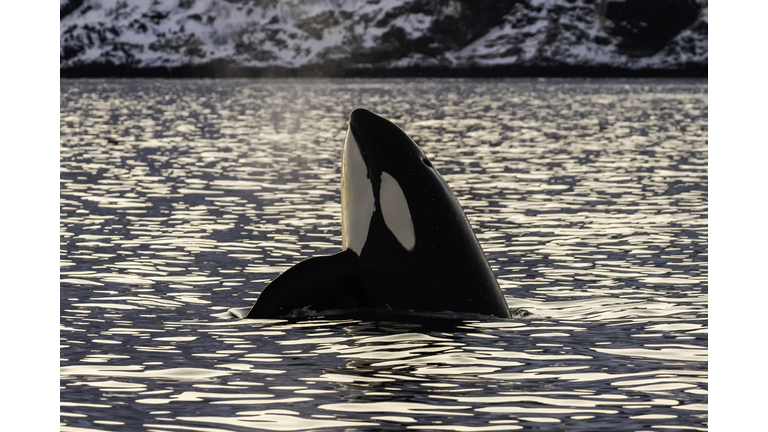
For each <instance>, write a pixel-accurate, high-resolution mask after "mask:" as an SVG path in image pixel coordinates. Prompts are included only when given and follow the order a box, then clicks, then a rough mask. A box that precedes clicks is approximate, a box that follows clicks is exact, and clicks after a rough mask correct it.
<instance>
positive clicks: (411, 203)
mask: <svg viewBox="0 0 768 432" xmlns="http://www.w3.org/2000/svg"><path fill="white" fill-rule="evenodd" d="M341 174H342V177H341V205H342V251H341V252H339V253H337V254H335V255H330V256H319V257H314V258H310V259H307V260H305V261H302V262H300V263H299V264H297V265H295V266H293V267H291V268H290V269H288V270H287V271H285V272H284V273H283V274H281V275H280V276H279V277H277V278H276V279H275V280H274V281H272V283H270V284H269V285H268V286H267V287H266V288H265V289H264V290H263V291H262V293H261V295H260V296H259V297H258V299H257V300H256V302H255V303H254V305H253V307H252V308H251V309H250V311H249V312H248V314H247V316H246V317H247V318H286V317H302V316H313V315H334V314H343V313H344V312H349V311H355V310H358V311H360V310H364V311H374V312H377V313H384V314H386V313H387V312H392V313H393V314H397V313H443V312H452V313H469V314H478V315H488V316H494V317H499V318H509V317H510V311H509V307H508V306H507V302H506V300H505V298H504V295H503V294H502V292H501V290H500V289H499V285H498V283H497V282H496V278H495V277H494V276H493V272H492V271H491V268H490V266H489V265H488V261H487V260H486V257H485V254H484V253H483V250H482V248H481V247H480V243H479V242H478V241H477V238H476V237H475V235H474V233H473V232H472V228H471V226H470V225H469V221H468V220H467V218H466V216H465V215H464V212H463V211H462V209H461V206H460V204H459V201H458V200H457V199H456V197H455V196H454V194H453V193H452V192H451V190H450V189H449V187H448V185H447V184H446V183H445V181H444V180H443V178H442V177H441V176H440V174H439V173H438V172H437V170H435V168H434V167H433V166H432V164H431V163H430V162H429V160H428V159H427V157H426V156H425V155H424V153H423V152H422V151H421V149H420V148H419V147H418V146H417V145H416V143H414V142H413V140H412V139H411V138H410V137H409V136H408V135H406V133H405V132H403V131H402V130H401V129H400V128H399V127H397V126H396V125H395V124H394V123H392V122H390V121H389V120H386V119H384V118H383V117H380V116H378V115H376V114H374V113H372V112H370V111H368V110H365V109H362V108H358V109H355V110H353V111H352V113H351V114H350V116H349V129H348V130H347V134H346V141H345V144H344V154H343V159H342V173H341Z"/></svg>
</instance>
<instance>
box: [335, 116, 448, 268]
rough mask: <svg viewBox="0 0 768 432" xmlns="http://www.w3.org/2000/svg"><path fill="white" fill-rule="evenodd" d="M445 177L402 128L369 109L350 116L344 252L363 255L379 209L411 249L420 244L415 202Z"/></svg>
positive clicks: (344, 189)
mask: <svg viewBox="0 0 768 432" xmlns="http://www.w3.org/2000/svg"><path fill="white" fill-rule="evenodd" d="M436 180H437V181H438V182H439V183H441V184H442V178H441V177H440V175H439V174H438V173H437V171H435V170H434V168H432V164H431V163H430V162H429V160H428V159H427V157H426V156H425V155H424V153H423V152H422V151H421V149H420V148H419V147H418V146H417V145H416V143H414V142H413V140H412V139H411V138H410V137H409V136H408V135H406V133H405V132H403V131H402V129H400V128H399V127H397V126H396V125H395V124H394V123H392V122H390V121H389V120H387V119H385V118H382V117H380V116H378V115H376V114H374V113H372V112H370V111H368V110H365V109H362V108H357V109H355V110H353V111H352V113H351V114H350V115H349V129H348V130H347V137H346V141H345V143H344V157H343V159H342V176H341V206H342V249H345V250H346V249H351V250H352V251H353V252H355V253H356V254H357V255H360V254H361V252H362V249H363V247H364V246H365V243H366V240H367V239H368V232H369V229H370V228H371V220H372V217H373V215H374V213H375V212H376V211H380V212H381V216H382V217H383V220H384V225H386V228H387V229H388V230H389V231H390V232H391V233H392V234H393V235H394V237H395V238H396V239H397V241H398V242H399V244H400V245H401V246H402V247H403V249H405V250H406V251H412V250H413V248H414V247H415V246H416V243H417V239H416V232H415V230H414V215H413V214H412V212H413V211H414V205H418V203H413V202H412V201H413V200H417V199H422V198H424V197H422V196H420V195H421V192H422V191H423V190H424V189H425V187H424V186H425V185H424V182H425V181H426V182H427V183H434V182H435V181H436Z"/></svg>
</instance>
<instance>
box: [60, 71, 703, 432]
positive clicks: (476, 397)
mask: <svg viewBox="0 0 768 432" xmlns="http://www.w3.org/2000/svg"><path fill="white" fill-rule="evenodd" d="M356 106H363V107H366V108H369V109H371V110H373V111H375V112H377V113H379V114H381V115H383V116H385V117H387V118H389V119H391V120H392V121H394V122H395V123H397V124H398V125H400V126H401V127H402V128H404V130H405V131H406V132H407V133H408V134H409V135H410V136H412V137H413V138H414V140H415V141H416V142H417V143H419V144H420V145H421V146H422V148H423V149H424V151H425V153H426V154H427V156H428V157H429V158H430V160H431V161H432V163H433V165H434V166H435V167H436V168H437V169H438V170H439V171H440V172H441V173H442V174H443V176H444V178H445V179H446V181H447V182H448V183H449V185H450V186H451V188H452V189H453V191H454V192H455V193H456V195H457V196H458V198H459V200H460V201H461V203H462V205H463V207H464V210H465V212H466V214H467V216H468V218H469V220H470V222H471V224H472V225H473V227H474V229H475V232H476V234H477V236H478V238H479V240H480V243H481V244H482V246H483V248H484V250H485V252H486V254H487V256H488V259H489V262H490V264H491V266H492V268H493V270H494V272H495V274H496V275H497V278H498V281H499V284H500V286H501V288H502V290H503V292H504V293H505V295H506V296H507V300H508V303H509V305H510V306H511V307H523V308H526V309H527V310H529V311H530V312H532V313H533V316H531V317H527V318H517V319H513V320H492V321H483V320H469V319H467V320H454V321H449V320H430V321H422V322H376V321H366V320H359V319H354V320H353V319H343V320H335V319H316V320H309V321H299V322H288V321H275V320H248V321H242V320H238V319H235V318H233V317H231V315H229V314H228V313H227V311H228V309H230V308H233V307H244V306H249V305H250V304H252V302H253V301H254V300H255V299H256V298H257V297H258V294H259V292H260V291H261V290H262V289H263V288H264V286H266V284H267V283H268V282H269V281H270V280H272V279H273V278H274V277H276V276H277V275H278V274H280V273H281V272H282V271H284V270H285V269H287V268H289V267H290V266H292V265H293V264H296V263H298V262H300V261H302V260H304V259H306V258H308V257H312V256H316V255H326V254H332V253H336V252H338V251H339V248H340V244H341V231H340V220H341V208H340V205H339V173H340V166H341V151H342V146H343V138H344V133H345V130H346V127H347V124H346V120H347V115H348V113H349V111H350V110H351V109H352V108H353V107H356ZM707 110H708V96H707V82H706V80H650V79H646V80H535V79H526V80H359V81H358V80H286V81H248V80H190V81H169V80H129V81H124V80H72V81H69V80H64V81H62V82H61V217H60V225H61V306H60V308H61V362H60V363H61V390H60V396H61V425H62V426H61V430H62V431H73V432H74V431H83V430H100V431H125V430H151V431H164V432H168V431H189V430H194V431H242V430H279V431H294V430H328V431H331V430H403V429H406V428H408V429H420V430H447V431H489V430H546V431H550V430H569V431H663V430H707V398H708V396H707V380H708V373H707V352H708V350H707V336H708V326H707V318H708V308H707V250H708V246H707V242H708V228H707V212H708V204H707V182H708V174H707V139H708V138H707V135H708V130H707V129H708V126H707Z"/></svg>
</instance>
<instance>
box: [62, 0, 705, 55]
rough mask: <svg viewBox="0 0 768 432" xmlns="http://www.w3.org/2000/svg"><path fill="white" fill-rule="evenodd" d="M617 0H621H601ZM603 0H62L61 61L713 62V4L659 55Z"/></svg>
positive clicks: (664, 42)
mask: <svg viewBox="0 0 768 432" xmlns="http://www.w3.org/2000/svg"><path fill="white" fill-rule="evenodd" d="M610 1H613V2H616V1H619V0H609V1H606V0H602V3H603V6H605V5H604V4H605V3H609V2H610ZM679 1H689V2H690V1H692V0H679ZM594 3H595V0H506V1H505V0H284V1H278V0H122V1H120V0H60V6H61V26H60V30H61V33H60V34H61V45H60V47H61V48H60V54H61V62H60V67H61V69H62V70H66V69H69V68H77V67H83V66H88V65H91V66H92V65H118V66H127V67H132V68H153V67H184V66H192V65H203V64H210V63H212V62H214V63H215V62H218V63H224V64H228V65H235V66H240V67H257V68H264V67H284V68H302V67H308V66H313V65H342V67H343V68H346V69H350V68H352V69H354V68H362V69H365V68H369V69H370V68H375V69H387V68H407V67H438V68H477V67H488V66H502V65H503V66H507V65H509V66H518V67H568V66H572V67H611V68H624V69H680V68H685V67H692V66H693V67H699V68H701V67H704V68H706V65H707V61H708V51H707V30H708V25H707V24H708V16H707V8H706V5H705V6H704V7H703V9H701V7H699V9H701V13H698V9H697V10H696V14H698V18H695V20H694V21H693V24H691V25H690V26H688V27H687V28H685V29H684V30H682V32H680V33H679V34H677V35H676V36H674V37H673V38H672V39H671V40H670V41H668V42H667V41H666V40H665V41H662V44H661V45H660V46H663V48H661V50H660V51H658V52H655V53H644V54H642V55H637V53H636V52H635V53H632V52H627V50H624V49H622V38H621V37H618V36H616V35H615V34H611V28H613V27H612V26H611V23H610V22H608V24H607V25H606V16H609V17H610V15H606V14H602V15H600V14H598V13H597V11H600V10H601V9H600V8H601V7H602V6H600V5H598V7H596V5H595V4H594ZM602 11H603V12H605V8H604V7H603V10H602ZM609 11H610V10H609ZM614 15H616V14H614ZM616 16H618V15H616ZM694 16H695V15H694ZM640 25H644V24H643V23H640ZM655 50H658V48H656V49H655Z"/></svg>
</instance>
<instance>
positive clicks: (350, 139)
mask: <svg viewBox="0 0 768 432" xmlns="http://www.w3.org/2000/svg"><path fill="white" fill-rule="evenodd" d="M373 210H374V199H373V186H372V185H371V181H370V180H369V179H368V168H366V166H365V161H364V160H363V155H362V154H360V147H358V145H357V142H356V141H355V137H354V136H352V132H351V131H349V130H347V139H346V141H345V142H344V157H343V159H342V162H341V248H342V249H343V250H347V249H352V251H353V252H355V253H356V254H357V255H358V256H359V255H360V252H361V251H362V250H363V246H364V245H365V240H366V239H367V238H368V227H370V225H371V217H372V216H373Z"/></svg>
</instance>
